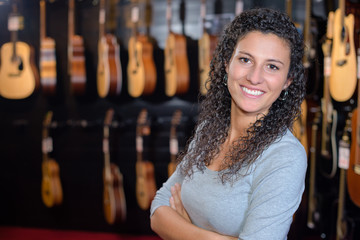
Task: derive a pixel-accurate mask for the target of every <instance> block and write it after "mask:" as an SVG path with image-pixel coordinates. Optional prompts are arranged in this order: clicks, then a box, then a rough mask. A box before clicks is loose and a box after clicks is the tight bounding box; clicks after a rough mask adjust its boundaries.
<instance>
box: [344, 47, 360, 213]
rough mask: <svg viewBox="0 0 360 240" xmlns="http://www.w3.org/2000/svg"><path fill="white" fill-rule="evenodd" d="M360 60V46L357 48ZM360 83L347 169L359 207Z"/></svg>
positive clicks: (352, 122)
mask: <svg viewBox="0 0 360 240" xmlns="http://www.w3.org/2000/svg"><path fill="white" fill-rule="evenodd" d="M357 55H358V59H359V60H360V47H359V48H358V49H357ZM359 67H360V61H358V72H357V74H358V76H357V77H358V79H359V80H360V68H359ZM359 107H360V84H359V86H358V96H357V108H356V109H355V110H354V111H353V113H352V119H351V127H352V132H351V149H350V163H349V169H348V170H347V189H348V192H349V196H350V199H351V200H352V202H353V203H354V204H355V205H356V206H358V207H360V116H359V115H360V111H359Z"/></svg>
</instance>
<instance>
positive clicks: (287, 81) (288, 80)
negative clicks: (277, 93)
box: [283, 78, 293, 90]
mask: <svg viewBox="0 0 360 240" xmlns="http://www.w3.org/2000/svg"><path fill="white" fill-rule="evenodd" d="M292 81H293V79H292V78H288V79H287V80H286V82H285V84H284V87H283V90H285V89H287V88H288V87H289V86H290V85H291V83H292Z"/></svg>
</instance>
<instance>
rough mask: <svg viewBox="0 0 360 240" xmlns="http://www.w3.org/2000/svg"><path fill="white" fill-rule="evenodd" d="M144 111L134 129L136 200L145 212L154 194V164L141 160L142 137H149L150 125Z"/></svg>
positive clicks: (141, 112)
mask: <svg viewBox="0 0 360 240" xmlns="http://www.w3.org/2000/svg"><path fill="white" fill-rule="evenodd" d="M147 118H148V113H147V110H146V109H142V110H141V111H140V113H139V116H138V119H137V127H136V156H137V160H136V199H137V202H138V205H139V207H140V208H141V209H143V210H147V209H149V207H150V204H151V201H152V200H153V199H154V197H155V194H156V189H157V188H156V182H155V175H154V164H153V163H152V162H150V161H148V160H144V159H143V150H144V143H143V137H144V136H149V135H150V124H149V120H148V119H147Z"/></svg>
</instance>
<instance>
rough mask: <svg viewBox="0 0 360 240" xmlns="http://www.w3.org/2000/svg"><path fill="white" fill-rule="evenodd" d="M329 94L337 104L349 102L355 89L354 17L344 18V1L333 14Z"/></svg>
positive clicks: (340, 2) (342, 0) (340, 0)
mask: <svg viewBox="0 0 360 240" xmlns="http://www.w3.org/2000/svg"><path fill="white" fill-rule="evenodd" d="M333 33H334V36H333V44H332V51H331V77H330V94H331V96H332V97H333V98H334V99H335V100H336V101H338V102H344V101H347V100H349V99H350V98H351V97H352V96H353V94H354V91H355V89H356V53H355V45H354V15H353V14H349V15H347V16H345V0H339V8H338V9H337V10H336V11H335V13H334V31H333Z"/></svg>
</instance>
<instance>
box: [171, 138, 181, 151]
mask: <svg viewBox="0 0 360 240" xmlns="http://www.w3.org/2000/svg"><path fill="white" fill-rule="evenodd" d="M169 144H170V153H171V154H172V155H176V154H177V153H178V152H179V143H178V140H177V139H176V138H171V139H170V143H169Z"/></svg>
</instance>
